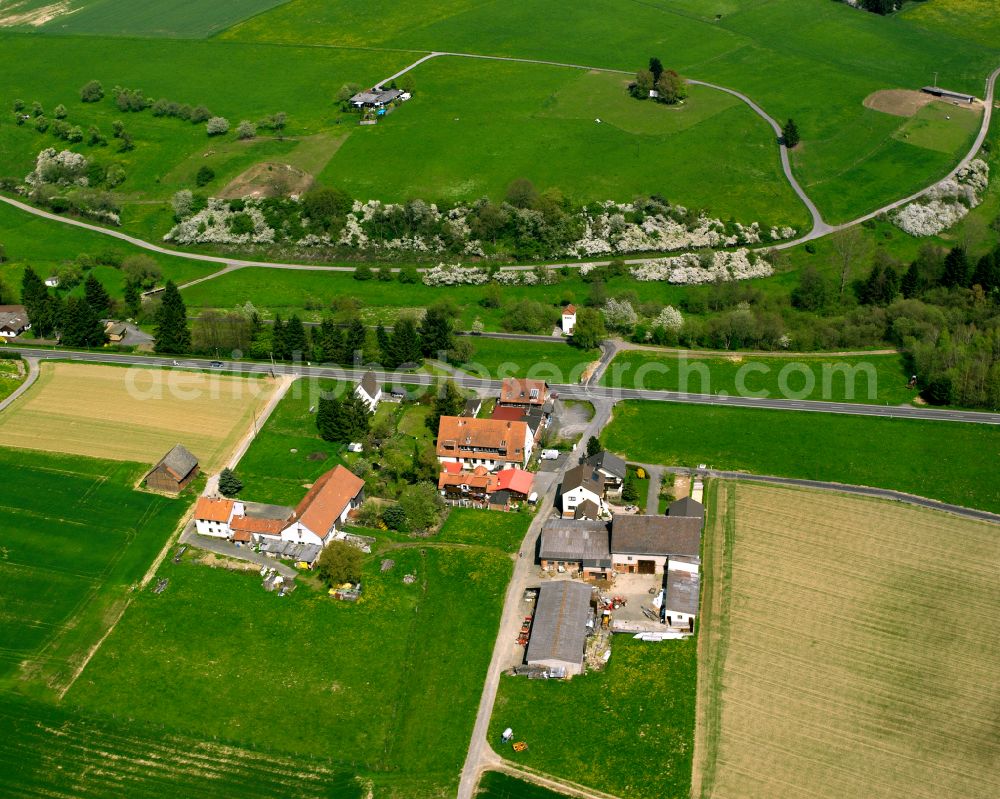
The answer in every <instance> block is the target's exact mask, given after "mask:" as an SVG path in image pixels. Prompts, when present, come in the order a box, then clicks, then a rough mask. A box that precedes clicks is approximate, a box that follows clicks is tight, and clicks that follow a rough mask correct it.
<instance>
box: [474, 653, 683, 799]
mask: <svg viewBox="0 0 1000 799" xmlns="http://www.w3.org/2000/svg"><path fill="white" fill-rule="evenodd" d="M696 655H697V642H696V641H695V640H694V639H693V638H692V639H687V640H684V641H666V642H660V643H650V642H646V641H635V640H633V639H632V638H630V637H629V636H624V635H622V636H616V637H615V638H614V641H613V643H612V654H611V660H610V661H609V663H608V667H607V669H606V670H604V671H603V672H597V673H591V674H587V675H584V676H581V677H574V678H573V679H572V680H570V681H569V682H563V681H561V680H528V679H525V678H524V677H507V676H504V677H501V679H500V689H499V691H498V694H497V702H496V706H495V707H494V709H493V718H492V720H491V722H490V732H489V734H490V742H491V743H492V745H493V746H494V747H495V748H496V749H497V752H498V754H500V755H501V756H502V757H504V758H507V759H509V760H511V761H513V762H515V763H519V764H523V765H525V766H527V767H530V768H533V769H536V770H538V771H542V772H544V773H546V774H551V775H552V776H554V777H563V778H564V779H567V780H571V781H573V782H576V783H579V784H583V785H587V786H590V787H592V788H596V789H598V790H602V791H607V792H609V793H612V794H614V795H616V796H622V797H626V796H627V797H634V799H686V797H687V796H688V792H689V791H690V788H691V758H692V749H693V745H694V721H695V681H696V678H697V663H696ZM507 727H511V728H513V730H514V740H515V741H525V742H527V744H528V751H526V752H523V753H518V752H514V751H513V749H510V748H509V747H502V746H501V745H500V735H501V733H502V731H503V730H504V729H505V728H507ZM500 795H501V796H502V795H503V794H500Z"/></svg>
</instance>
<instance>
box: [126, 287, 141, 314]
mask: <svg viewBox="0 0 1000 799" xmlns="http://www.w3.org/2000/svg"><path fill="white" fill-rule="evenodd" d="M125 308H126V309H127V310H128V313H129V316H131V317H132V318H133V319H137V318H138V317H139V313H140V311H142V291H141V289H140V288H139V286H138V285H136V284H135V283H126V284H125Z"/></svg>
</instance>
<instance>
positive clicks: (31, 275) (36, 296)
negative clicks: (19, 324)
mask: <svg viewBox="0 0 1000 799" xmlns="http://www.w3.org/2000/svg"><path fill="white" fill-rule="evenodd" d="M21 304H22V305H23V306H24V310H25V311H27V313H28V319H29V320H30V321H31V328H32V330H33V331H34V333H35V335H36V336H38V337H39V338H48V337H49V336H51V335H52V334H53V333H54V332H55V331H56V329H57V327H58V324H59V317H58V312H57V311H58V308H57V304H56V303H55V302H54V301H53V297H52V295H51V294H49V290H48V289H47V288H46V286H45V282H44V281H43V280H42V279H41V278H40V277H39V276H38V274H37V273H36V272H35V270H34V269H32V268H31V267H30V266H27V267H25V269H24V274H23V275H22V276H21Z"/></svg>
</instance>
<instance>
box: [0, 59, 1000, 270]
mask: <svg viewBox="0 0 1000 799" xmlns="http://www.w3.org/2000/svg"><path fill="white" fill-rule="evenodd" d="M442 56H452V57H455V58H476V59H482V60H486V61H512V62H516V63H523V64H541V65H544V66H552V67H565V68H567V69H582V70H588V71H591V72H607V73H613V74H618V75H631V74H632V73H631V72H628V71H626V70H621V69H609V68H607V67H594V66H586V65H584V64H570V63H565V62H561V61H545V60H542V59H535V58H514V57H512V56H492V55H483V54H479V53H452V52H446V51H434V52H431V53H427V54H426V55H424V56H422V57H420V58H418V59H417V60H416V61H414V62H413V63H412V64H410V65H409V66H407V67H404V68H403V69H401V70H400V71H399V72H396V73H395V74H393V75H390V76H389V77H387V78H385V79H384V80H382V81H381V82H380V83H379V84H376V85H382V84H383V83H388V82H389V81H391V80H395V79H396V78H398V77H400V76H401V75H405V74H406V73H407V72H409V71H410V70H412V69H415V68H416V67H418V66H419V65H420V64H423V63H425V62H427V61H430V60H431V59H433V58H440V57H442ZM998 77H1000V67H998V68H997V69H995V70H994V71H993V72H992V73H991V74H990V75H989V76H988V77H987V78H986V89H985V95H984V98H983V99H984V106H985V108H984V111H983V121H982V124H981V125H980V128H979V133H978V135H977V136H976V139H975V141H974V142H973V144H972V147H971V148H970V149H969V151H968V153H966V155H965V156H964V157H963V158H962V159H961V160H960V161H959V162H958V164H957V165H956V166H955V168H954V169H952V171H951V172H949V173H948V174H947V175H946V176H945V177H944V178H942V180H947V179H948V178H951V177H954V176H955V174H956V173H957V172H958V171H959V170H961V169H963V168H964V167H966V166H967V165H968V164H969V163H970V162H971V161H972V159H973V158H975V157H976V154H977V153H978V152H979V149H980V148H981V147H982V145H983V142H984V141H985V140H986V135H987V133H988V132H989V128H990V119H991V117H992V114H993V98H994V89H995V86H996V81H997V78H998ZM688 82H689V83H692V84H695V85H698V86H706V87H708V88H711V89H716V90H718V91H721V92H726V93H727V94H731V95H732V96H734V97H737V98H738V99H740V100H741V101H743V102H744V103H746V104H747V105H748V106H749V107H750V108H751V109H752V110H753V111H754V113H756V114H757V115H758V116H760V117H761V118H762V119H763V120H764V121H765V122H767V124H768V125H769V126H770V127H771V129H772V130H773V131H774V132H775V135H776V137H777V142H778V148H779V152H780V155H781V168H782V171H783V172H784V173H785V177H786V178H787V180H788V182H789V185H791V187H792V189H793V190H794V191H795V193H796V195H798V197H799V199H800V200H802V203H803V204H804V205H805V206H806V209H807V210H808V211H809V214H810V216H811V217H812V225H813V226H812V229H811V230H810V231H809V232H808V233H806V234H805V235H803V236H800V237H799V238H797V239H794V240H791V241H786V242H782V243H781V244H775V245H770V246H768V247H765V248H763V249H775V250H784V249H787V248H789V247H794V246H795V245H797V244H802V243H803V242H807V241H810V240H812V239H817V238H820V237H822V236H825V235H826V234H828V233H833V232H836V231H838V230H844V229H845V228H849V227H852V226H853V225H857V224H860V223H861V222H865V221H867V220H869V219H873V218H875V217H876V216H878V215H880V214H883V213H885V212H887V211H892V210H894V209H896V208H899V207H901V206H903V205H906V204H907V203H909V202H912V201H913V200H915V199H917V198H918V197H921V196H922V195H924V194H925V193H927V192H928V191H929V190H930V189H932V188H933V187H934V186H936V185H937V184H938V183H940V182H941V180H936V181H934V183H932V184H931V185H930V186H927V187H925V188H923V189H921V190H920V191H918V192H915V193H914V194H911V195H909V196H908V197H904V198H902V199H900V200H896V201H895V202H892V203H889V204H887V205H884V206H882V207H881V208H878V209H876V210H875V211H872V212H870V213H868V214H865V215H864V216H861V217H858V218H857V219H854V220H851V221H850V222H845V223H843V224H840V225H829V224H827V223H826V222H825V221H824V220H823V217H822V215H821V214H820V212H819V209H818V208H817V207H816V205H815V203H814V202H813V201H812V200H811V199H810V197H809V195H808V194H806V192H805V190H804V189H803V188H802V186H800V185H799V182H798V180H796V178H795V175H794V174H793V172H792V167H791V163H790V160H789V157H788V149H787V148H786V147H785V145H784V143H783V142H782V141H781V126H780V125H779V124H778V123H777V122H776V121H775V120H774V118H772V117H771V116H770V115H769V114H768V113H767V112H766V111H764V109H763V108H761V107H760V106H759V105H758V104H757V103H755V102H754V101H753V100H751V99H750V98H749V97H747V96H746V95H745V94H743V93H742V92H738V91H736V90H735V89H730V88H727V87H725V86H719V85H717V84H714V83H708V82H706V81H701V80H694V79H689V80H688ZM0 202H4V203H7V205H10V206H13V207H14V208H17V209H19V210H21V211H25V212H26V213H29V214H33V215H34V216H38V217H41V218H42V219H47V220H49V221H53V222H61V223H63V224H65V225H73V226H74V227H79V228H83V229H84V230H89V231H91V232H93V233H100V234H102V235H104V236H111V237H112V238H116V239H118V240H120V241H124V242H126V243H128V244H131V245H133V246H135V247H138V248H140V249H143V250H148V251H149V252H155V253H159V254H160V255H168V256H172V257H175V258H187V259H189V260H192V261H201V262H204V263H216V264H222V266H223V268H222V269H220V270H219V271H218V272H213V273H212V274H210V275H205V276H204V277H201V278H198V279H196V280H192V281H190V282H188V283H185V284H183V285H181V286H180V288H187V287H189V286H193V285H196V284H198V283H203V282H204V281H206V280H213V279H214V278H217V277H221V276H222V275H224V274H227V273H229V272H232V271H234V270H236V269H242V268H244V267H261V268H266V269H296V270H303V271H309V270H313V271H323V272H353V271H354V267H353V266H325V265H318V264H302V263H282V262H275V261H254V260H248V259H242V258H227V257H225V256H221V255H208V254H206V253H198V252H185V251H182V250H174V249H171V248H169V247H163V246H161V245H159V244H154V243H152V242H149V241H145V240H143V239H140V238H138V237H136V236H130V235H128V234H127V233H122V232H121V231H118V230H111V229H110V228H106V227H102V226H100V225H94V224H91V223H89V222H84V221H82V220H79V219H72V218H69V217H65V216H60V215H58V214H53V213H50V212H49V211H44V210H42V209H41V208H35V207H34V206H32V205H28V204H27V203H24V202H21V201H20V200H15V199H14V198H12V197H4V196H2V195H0ZM647 260H649V259H648V258H636V259H629V260H627V261H625V263H627V264H638V263H644V262H645V261H647ZM607 263H609V262H608V261H587V262H580V261H575V262H569V263H557V264H549V266H552V267H554V268H561V267H563V266H566V267H570V268H579V267H581V266H588V265H593V266H603V265H605V264H607ZM535 266H536V265H535V264H520V265H516V266H514V265H511V266H507V267H504V268H505V269H510V270H526V269H534V268H535ZM393 271H398V269H393Z"/></svg>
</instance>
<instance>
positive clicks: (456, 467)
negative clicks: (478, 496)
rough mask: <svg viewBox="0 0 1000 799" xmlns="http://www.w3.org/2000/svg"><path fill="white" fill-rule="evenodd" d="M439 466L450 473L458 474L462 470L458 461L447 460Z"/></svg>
mask: <svg viewBox="0 0 1000 799" xmlns="http://www.w3.org/2000/svg"><path fill="white" fill-rule="evenodd" d="M441 468H443V469H444V470H445V471H446V472H448V473H450V474H458V473H459V472H461V471H462V464H460V463H459V462H458V461H448V462H447V463H443V464H441Z"/></svg>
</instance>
